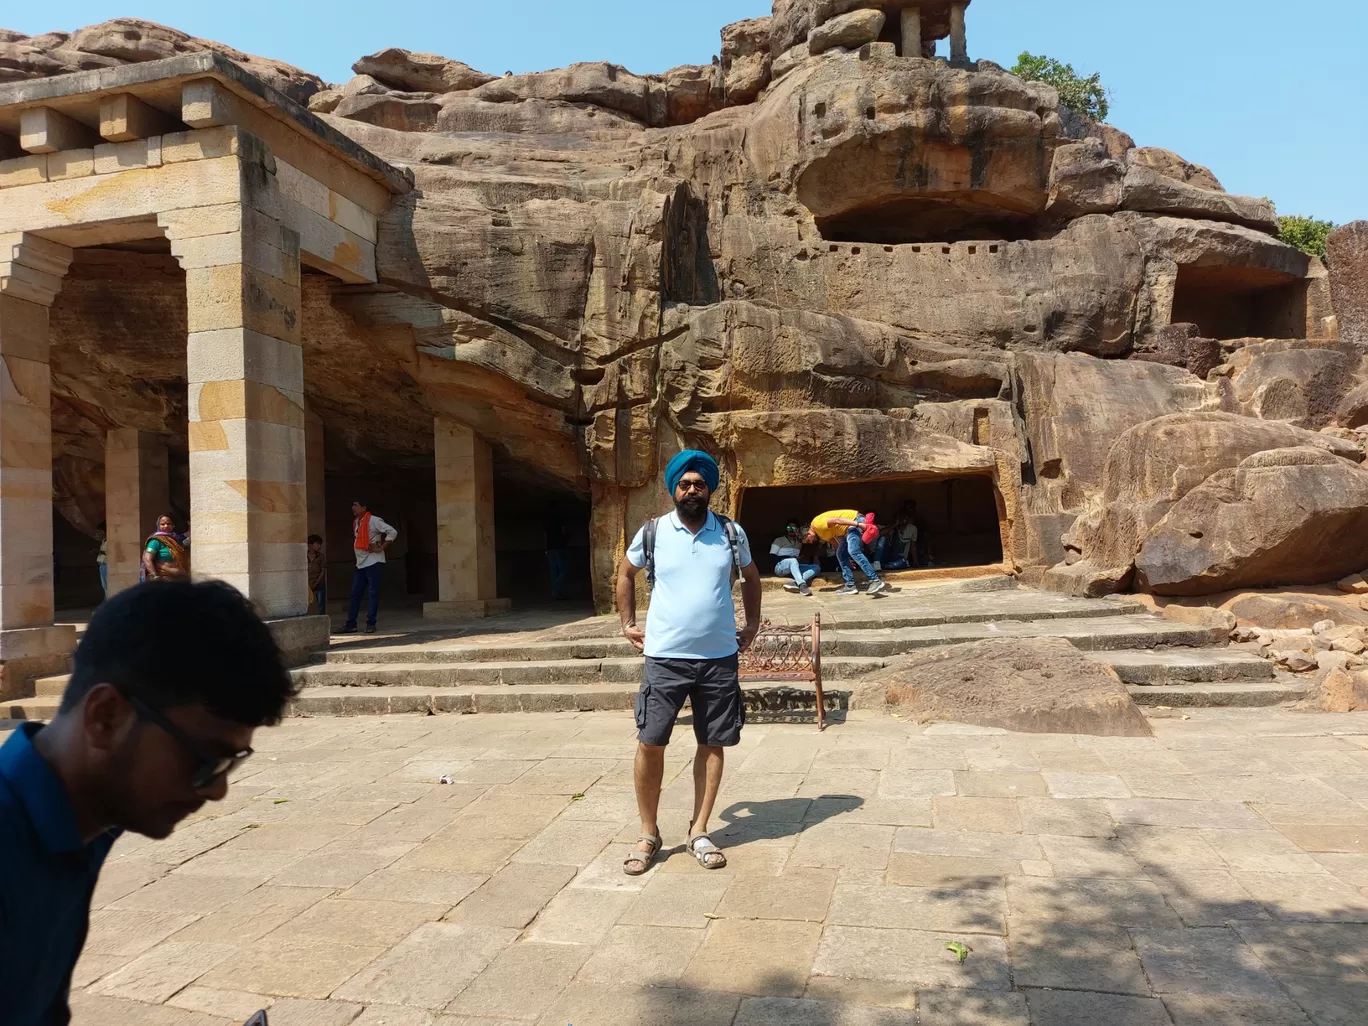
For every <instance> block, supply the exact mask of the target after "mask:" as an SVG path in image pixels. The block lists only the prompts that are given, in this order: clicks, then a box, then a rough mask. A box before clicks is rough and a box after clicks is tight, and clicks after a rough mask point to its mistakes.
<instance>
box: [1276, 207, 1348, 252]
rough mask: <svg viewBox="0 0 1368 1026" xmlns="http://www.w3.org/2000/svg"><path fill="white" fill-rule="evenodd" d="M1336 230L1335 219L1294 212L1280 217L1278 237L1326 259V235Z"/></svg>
mask: <svg viewBox="0 0 1368 1026" xmlns="http://www.w3.org/2000/svg"><path fill="white" fill-rule="evenodd" d="M1334 230H1335V223H1334V222H1333V221H1321V220H1319V219H1317V218H1314V217H1302V216H1300V215H1298V214H1292V215H1291V216H1288V217H1280V218H1278V238H1280V239H1282V240H1283V242H1285V243H1287V244H1288V245H1289V246H1296V247H1297V248H1298V249H1299V250H1301V251H1302V252H1303V253H1310V254H1311V255H1312V256H1318V257H1320V258H1321V259H1322V260H1324V259H1325V237H1326V236H1327V235H1329V234H1330V233H1331V232H1332V231H1334Z"/></svg>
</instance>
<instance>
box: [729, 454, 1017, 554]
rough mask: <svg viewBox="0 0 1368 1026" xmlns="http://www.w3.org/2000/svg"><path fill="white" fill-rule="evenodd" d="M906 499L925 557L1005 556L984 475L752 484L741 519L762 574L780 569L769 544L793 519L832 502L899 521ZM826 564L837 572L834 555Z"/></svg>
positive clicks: (821, 509) (990, 485)
mask: <svg viewBox="0 0 1368 1026" xmlns="http://www.w3.org/2000/svg"><path fill="white" fill-rule="evenodd" d="M905 502H914V503H916V515H915V519H916V522H917V526H918V528H919V533H920V539H919V541H918V556H919V559H918V562H919V563H920V564H921V565H923V566H926V565H928V563H929V564H930V565H932V566H936V567H968V566H991V565H993V564H997V563H1000V562H1002V533H1001V527H1000V523H999V503H998V496H997V490H996V489H995V488H994V486H993V482H992V479H991V478H989V477H987V476H986V475H983V474H972V475H971V474H959V475H945V476H938V477H925V476H920V477H899V478H887V479H880V480H876V481H849V482H846V483H844V484H822V485H789V486H782V487H770V488H747V489H746V490H745V492H744V493H743V495H742V497H741V511H740V516H739V519H740V522H741V526H742V527H744V528H745V530H746V534H747V536H748V537H749V538H750V541H751V545H752V547H753V550H754V553H755V558H756V561H757V563H758V565H759V566H760V569H761V571H762V572H763V573H770V572H772V571H773V569H774V557H772V556H770V555H769V550H770V543H771V542H772V541H773V540H774V539H775V538H776V537H778V536H779V535H781V534H783V533H784V525H785V524H786V523H787V522H788V521H789V520H790V519H792V520H796V521H797V522H798V523H800V524H806V523H808V522H810V521H811V520H812V518H813V517H815V516H816V515H817V514H819V513H824V512H826V511H827V510H832V509H858V510H859V511H860V512H862V513H869V512H874V513H876V514H877V515H878V522H879V523H881V524H892V523H893V521H894V519H895V518H896V516H897V513H898V510H899V509H900V508H901V507H902V505H903V503H905ZM828 562H829V565H828V564H827V563H824V565H823V569H824V570H830V571H834V570H835V569H836V564H835V560H834V559H831V560H829V561H828Z"/></svg>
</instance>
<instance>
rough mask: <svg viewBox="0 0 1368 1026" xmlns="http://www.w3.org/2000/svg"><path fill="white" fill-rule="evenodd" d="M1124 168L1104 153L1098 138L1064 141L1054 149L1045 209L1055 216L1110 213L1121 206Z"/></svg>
mask: <svg viewBox="0 0 1368 1026" xmlns="http://www.w3.org/2000/svg"><path fill="white" fill-rule="evenodd" d="M1125 174H1126V170H1125V168H1124V167H1123V166H1122V164H1121V162H1120V161H1117V160H1112V159H1110V158H1109V157H1108V156H1107V151H1106V147H1105V146H1104V145H1103V143H1102V140H1100V139H1085V140H1083V141H1082V142H1077V143H1067V144H1065V145H1063V146H1060V147H1059V148H1058V149H1057V150H1055V154H1054V162H1053V163H1052V164H1051V165H1050V198H1049V201H1048V202H1047V203H1046V206H1045V210H1046V212H1047V213H1050V214H1054V215H1055V216H1057V217H1082V216H1083V215H1085V214H1110V213H1111V212H1112V211H1114V210H1117V209H1118V208H1120V206H1121V182H1122V179H1123V178H1125Z"/></svg>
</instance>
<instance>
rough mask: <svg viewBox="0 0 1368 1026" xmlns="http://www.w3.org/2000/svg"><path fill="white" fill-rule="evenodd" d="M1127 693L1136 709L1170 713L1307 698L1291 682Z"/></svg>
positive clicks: (1143, 687)
mask: <svg viewBox="0 0 1368 1026" xmlns="http://www.w3.org/2000/svg"><path fill="white" fill-rule="evenodd" d="M1127 690H1128V691H1130V694H1131V698H1133V699H1134V700H1135V704H1136V705H1143V706H1147V707H1149V708H1156V707H1161V706H1162V707H1167V708H1170V709H1196V708H1241V709H1253V708H1258V707H1261V706H1267V705H1281V704H1283V703H1284V702H1298V701H1301V700H1302V699H1303V698H1306V697H1307V687H1306V685H1303V684H1299V683H1297V682H1295V681H1286V680H1276V681H1268V682H1259V681H1253V682H1249V683H1244V682H1239V683H1233V682H1232V683H1220V682H1211V683H1206V684H1157V685H1155V684H1131V685H1128V687H1127Z"/></svg>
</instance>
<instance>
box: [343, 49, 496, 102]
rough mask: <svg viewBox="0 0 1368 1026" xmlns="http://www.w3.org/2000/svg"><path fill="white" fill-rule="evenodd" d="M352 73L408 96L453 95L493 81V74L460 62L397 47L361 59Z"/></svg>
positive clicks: (354, 66) (353, 66) (354, 65)
mask: <svg viewBox="0 0 1368 1026" xmlns="http://www.w3.org/2000/svg"><path fill="white" fill-rule="evenodd" d="M352 70H353V71H355V72H356V73H357V74H358V75H370V76H371V77H372V78H374V79H376V80H377V81H379V82H383V83H384V84H385V85H387V86H389V87H390V88H391V89H398V90H400V91H402V92H408V93H453V92H459V91H461V90H466V89H475V88H478V87H479V86H482V85H484V84H485V83H486V82H492V81H494V76H493V75H487V74H485V73H484V72H483V71H476V70H475V69H474V68H472V67H471V66H470V65H469V64H463V63H462V62H461V61H453V60H451V59H450V58H448V57H439V56H438V55H436V54H433V53H414V52H413V51H411V50H401V49H399V48H398V47H396V46H391V47H389V48H388V49H386V50H381V51H379V52H378V53H373V54H371V55H370V56H368V57H362V58H361V59H360V60H359V61H357V62H356V63H355V64H353V65H352Z"/></svg>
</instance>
